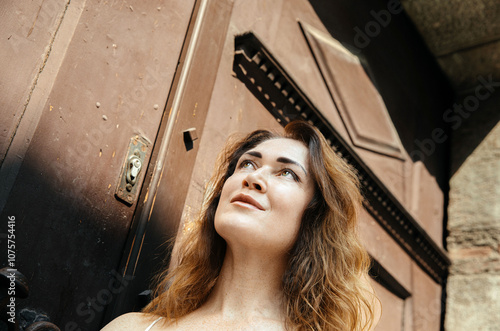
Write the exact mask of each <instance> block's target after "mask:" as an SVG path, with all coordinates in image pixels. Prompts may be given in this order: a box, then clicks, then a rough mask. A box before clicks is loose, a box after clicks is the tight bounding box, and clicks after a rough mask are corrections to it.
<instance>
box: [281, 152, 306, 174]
mask: <svg viewBox="0 0 500 331" xmlns="http://www.w3.org/2000/svg"><path fill="white" fill-rule="evenodd" d="M276 161H278V162H280V163H286V164H295V165H296V166H299V167H300V168H301V169H302V171H304V173H305V174H306V176H307V171H306V169H305V168H304V167H303V166H302V164H300V163H299V162H297V161H294V160H291V159H289V158H287V157H283V156H281V157H279V158H277V159H276Z"/></svg>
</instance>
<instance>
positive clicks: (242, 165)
mask: <svg viewBox="0 0 500 331" xmlns="http://www.w3.org/2000/svg"><path fill="white" fill-rule="evenodd" d="M252 166H253V164H252V162H251V161H243V162H241V163H240V168H251V167H252Z"/></svg>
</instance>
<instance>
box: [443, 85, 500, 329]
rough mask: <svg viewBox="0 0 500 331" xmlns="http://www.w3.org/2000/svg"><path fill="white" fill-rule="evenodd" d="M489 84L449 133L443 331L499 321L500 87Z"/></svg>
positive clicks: (495, 324) (483, 326)
mask: <svg viewBox="0 0 500 331" xmlns="http://www.w3.org/2000/svg"><path fill="white" fill-rule="evenodd" d="M498 85H500V84H498ZM491 87H492V88H495V89H498V90H499V91H495V93H493V94H492V95H491V96H490V97H489V98H488V99H486V100H484V101H482V102H481V103H480V104H479V106H478V107H477V109H476V110H474V111H473V112H470V113H468V114H469V116H468V117H467V118H465V119H464V120H463V121H462V123H461V124H460V125H459V126H458V125H457V126H456V129H455V130H454V131H453V132H452V137H453V138H452V146H451V179H450V194H449V205H448V226H447V227H448V231H449V233H448V238H447V245H448V251H449V254H450V258H451V260H452V265H451V268H450V275H449V278H448V284H447V302H446V317H445V329H446V330H447V331H448V330H449V331H462V330H463V331H470V330H499V325H500V313H499V312H500V123H499V119H500V87H499V86H496V87H495V86H493V85H492V86H491ZM465 97H466V96H465V95H463V98H465ZM463 100H464V99H462V102H463Z"/></svg>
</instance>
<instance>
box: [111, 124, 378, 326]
mask: <svg viewBox="0 0 500 331" xmlns="http://www.w3.org/2000/svg"><path fill="white" fill-rule="evenodd" d="M361 200H362V198H361V195H360V193H359V183H358V180H357V178H356V175H355V174H354V172H353V170H352V169H351V167H350V166H348V165H347V164H346V163H345V162H344V161H343V160H342V159H341V158H340V157H338V156H337V155H336V154H335V153H334V152H333V151H332V149H331V148H330V146H329V145H328V143H327V142H326V140H325V138H324V137H323V136H322V135H321V133H320V132H319V131H318V130H317V129H315V128H314V127H313V126H311V125H309V124H308V123H306V122H302V121H296V122H292V123H290V124H288V125H287V126H286V127H285V133H284V134H283V135H281V134H276V133H271V132H269V131H264V130H258V131H254V132H252V133H251V134H249V135H248V136H247V137H245V138H244V139H241V140H239V141H237V142H235V143H232V144H229V145H228V146H227V147H226V149H225V150H224V151H223V152H222V153H221V155H220V156H219V159H218V168H217V169H216V172H215V175H214V176H213V178H212V180H211V184H210V185H209V189H208V192H207V193H206V195H205V202H204V206H203V209H202V212H201V214H200V216H199V219H198V221H197V222H196V225H195V226H194V228H193V229H192V230H191V231H190V232H189V233H188V234H187V235H186V238H185V239H183V241H182V244H181V246H180V249H179V251H178V256H179V258H178V261H177V263H175V264H176V267H174V268H172V270H165V271H164V272H163V273H162V274H161V275H159V278H158V279H159V285H158V286H157V288H156V291H155V299H153V301H152V302H151V303H150V304H149V305H148V306H147V307H146V308H145V309H144V312H143V313H132V314H126V315H123V316H121V317H119V318H117V319H115V320H114V321H112V322H111V323H110V324H109V325H108V326H106V327H105V328H104V330H106V331H109V330H148V331H149V330H214V329H222V330H371V328H372V325H373V324H374V323H373V320H374V315H375V313H374V310H375V305H374V303H375V302H376V301H377V299H376V298H375V296H374V294H373V291H372V290H371V287H370V286H369V283H368V281H367V279H368V276H367V271H368V268H369V264H370V260H369V257H368V255H367V253H366V251H365V250H364V248H363V247H362V245H361V243H360V241H359V239H358V236H357V231H356V227H357V209H358V208H360V205H361Z"/></svg>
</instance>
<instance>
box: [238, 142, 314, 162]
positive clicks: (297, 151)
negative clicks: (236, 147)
mask: <svg viewBox="0 0 500 331" xmlns="http://www.w3.org/2000/svg"><path fill="white" fill-rule="evenodd" d="M249 152H259V153H260V154H262V156H270V157H275V156H276V157H288V158H293V159H295V160H296V161H302V162H303V163H305V165H307V163H308V162H307V161H308V159H309V150H308V148H307V146H306V145H305V144H304V143H303V142H301V141H298V140H295V139H290V138H274V139H269V140H265V141H263V142H261V143H260V144H258V145H257V146H255V147H254V148H251V149H250V150H249V151H247V152H246V153H249Z"/></svg>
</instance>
